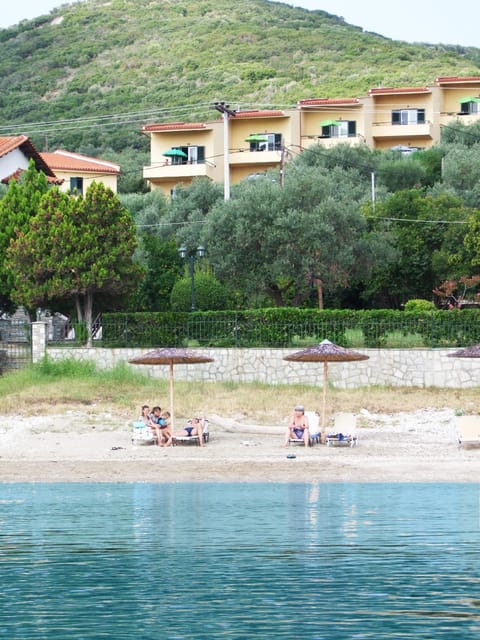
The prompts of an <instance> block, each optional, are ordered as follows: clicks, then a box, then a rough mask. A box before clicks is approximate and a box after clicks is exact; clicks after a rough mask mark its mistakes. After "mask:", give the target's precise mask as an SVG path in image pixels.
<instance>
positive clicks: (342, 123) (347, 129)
mask: <svg viewBox="0 0 480 640" xmlns="http://www.w3.org/2000/svg"><path fill="white" fill-rule="evenodd" d="M356 135H357V122H356V120H338V122H337V124H329V125H327V126H325V127H322V138H354V137H355V136H356Z"/></svg>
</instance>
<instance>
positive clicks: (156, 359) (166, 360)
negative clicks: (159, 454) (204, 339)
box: [128, 347, 213, 428]
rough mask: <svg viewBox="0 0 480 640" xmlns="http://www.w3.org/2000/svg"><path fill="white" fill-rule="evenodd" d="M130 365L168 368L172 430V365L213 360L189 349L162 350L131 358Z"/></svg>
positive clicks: (173, 348)
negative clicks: (153, 365) (154, 365)
mask: <svg viewBox="0 0 480 640" xmlns="http://www.w3.org/2000/svg"><path fill="white" fill-rule="evenodd" d="M128 362H130V363H131V364H148V365H152V364H163V365H168V366H169V367H170V417H171V423H172V428H173V426H174V393H173V365H174V364H197V363H202V362H213V358H209V357H208V356H204V355H203V354H201V353H196V352H195V351H191V350H189V349H182V348H175V347H172V348H164V349H154V350H153V351H148V352H147V353H144V354H143V355H141V356H136V357H135V358H131V359H130V360H129V361H128Z"/></svg>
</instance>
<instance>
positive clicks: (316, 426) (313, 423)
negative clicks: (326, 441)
mask: <svg viewBox="0 0 480 640" xmlns="http://www.w3.org/2000/svg"><path fill="white" fill-rule="evenodd" d="M305 415H306V416H307V419H308V431H309V433H310V440H309V443H308V444H309V446H310V447H312V446H313V445H314V444H318V443H319V442H320V441H321V433H320V415H319V414H318V413H317V412H316V411H305ZM288 444H303V445H304V444H305V443H304V441H303V439H299V438H289V440H288Z"/></svg>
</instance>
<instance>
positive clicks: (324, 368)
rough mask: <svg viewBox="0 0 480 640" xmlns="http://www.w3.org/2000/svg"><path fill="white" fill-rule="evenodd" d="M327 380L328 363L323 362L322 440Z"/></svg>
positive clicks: (324, 424) (324, 423)
mask: <svg viewBox="0 0 480 640" xmlns="http://www.w3.org/2000/svg"><path fill="white" fill-rule="evenodd" d="M327 379H328V361H327V360H325V362H324V363H323V402H322V438H324V434H325V426H326V418H325V413H326V407H327Z"/></svg>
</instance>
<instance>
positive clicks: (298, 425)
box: [285, 404, 310, 447]
mask: <svg viewBox="0 0 480 640" xmlns="http://www.w3.org/2000/svg"><path fill="white" fill-rule="evenodd" d="M289 440H303V442H304V443H305V446H306V447H308V445H309V444H310V431H309V425H308V418H307V416H306V415H305V408H304V407H303V406H302V405H301V404H297V406H296V407H295V409H294V410H293V416H292V418H291V420H290V424H289V425H288V429H287V432H286V433H285V446H286V447H288V444H289Z"/></svg>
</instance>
